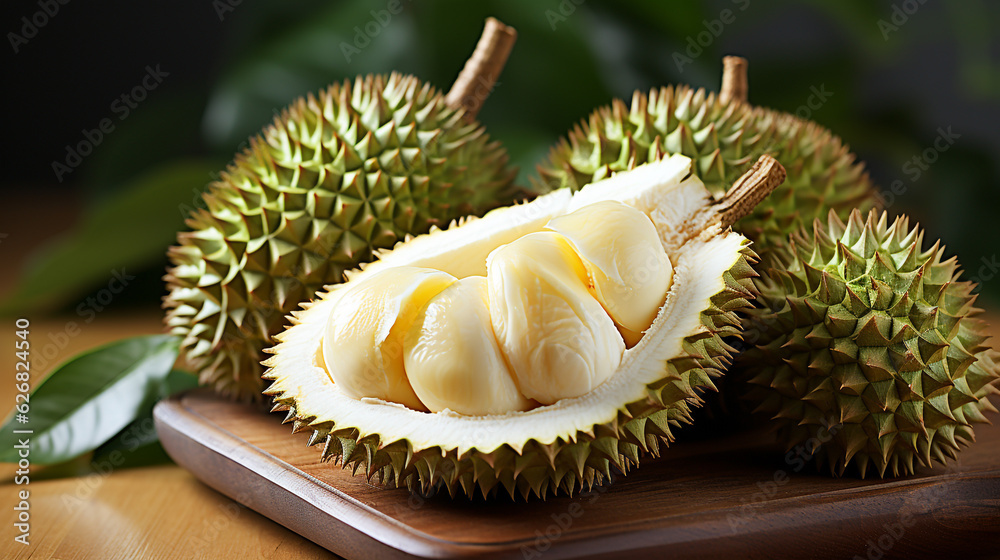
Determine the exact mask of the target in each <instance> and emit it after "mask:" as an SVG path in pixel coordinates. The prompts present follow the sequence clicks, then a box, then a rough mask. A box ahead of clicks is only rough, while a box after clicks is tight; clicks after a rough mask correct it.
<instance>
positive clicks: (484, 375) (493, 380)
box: [403, 276, 534, 416]
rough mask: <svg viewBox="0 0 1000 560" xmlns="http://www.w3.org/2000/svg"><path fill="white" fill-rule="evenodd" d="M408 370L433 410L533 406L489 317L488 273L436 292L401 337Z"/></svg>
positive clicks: (476, 412)
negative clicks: (511, 369)
mask: <svg viewBox="0 0 1000 560" xmlns="http://www.w3.org/2000/svg"><path fill="white" fill-rule="evenodd" d="M403 362H404V365H405V366H406V376H407V378H408V379H409V380H410V385H411V386H412V387H413V391H414V392H415V393H416V394H417V396H418V397H419V398H420V401H421V402H422V403H423V404H424V405H425V406H426V407H427V408H428V409H429V410H430V411H431V412H440V411H442V410H446V409H447V410H453V411H455V412H457V413H459V414H467V415H470V416H476V415H483V414H504V413H506V412H510V411H517V410H528V409H529V408H532V406H534V403H532V402H531V401H530V400H528V399H526V398H524V396H523V395H521V393H520V391H518V388H517V385H516V384H515V383H514V378H513V377H512V376H511V372H510V369H509V368H508V366H507V362H506V361H505V360H504V357H503V354H502V353H501V352H500V346H499V344H498V343H497V339H496V336H494V334H493V325H492V324H491V322H490V309H489V297H488V295H487V289H486V278H485V277H484V276H470V277H468V278H463V279H461V280H459V281H458V282H455V283H454V284H452V285H450V286H448V287H447V288H445V289H444V290H443V291H441V292H440V293H438V294H437V295H435V296H434V297H432V298H431V299H430V300H429V301H428V302H427V304H426V305H425V306H424V307H423V308H422V309H421V310H420V312H419V313H418V314H417V318H416V319H415V320H414V321H413V324H412V326H411V327H410V329H409V332H408V333H407V335H406V338H405V340H404V342H403Z"/></svg>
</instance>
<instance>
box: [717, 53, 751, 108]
mask: <svg viewBox="0 0 1000 560" xmlns="http://www.w3.org/2000/svg"><path fill="white" fill-rule="evenodd" d="M748 88H749V86H748V85H747V59H745V58H741V57H738V56H726V57H723V58H722V87H720V88H719V101H722V102H723V103H729V102H730V101H742V102H743V103H746V102H747V92H748Z"/></svg>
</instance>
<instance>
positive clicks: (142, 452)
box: [92, 369, 198, 468]
mask: <svg viewBox="0 0 1000 560" xmlns="http://www.w3.org/2000/svg"><path fill="white" fill-rule="evenodd" d="M197 386H198V378H197V377H196V376H195V375H194V374H192V373H189V372H186V371H182V370H179V369H175V370H173V371H171V372H170V374H169V375H167V377H166V378H165V379H164V380H163V382H162V383H160V384H159V390H158V391H156V392H155V393H153V394H151V395H150V398H148V399H147V402H146V403H144V404H143V407H142V411H141V412H140V413H139V415H138V416H137V417H136V419H135V420H133V421H131V422H129V424H128V426H125V428H123V429H122V431H120V432H118V434H116V435H115V437H113V438H111V439H110V440H108V441H107V442H106V443H104V444H103V445H101V446H100V447H99V448H98V449H97V450H96V451H95V452H94V460H93V461H92V462H93V463H96V464H99V465H101V464H110V465H112V466H114V467H117V468H127V467H140V466H146V465H152V464H157V463H163V462H166V461H168V460H169V459H170V458H169V456H168V455H167V454H166V451H164V450H163V446H162V445H160V438H159V437H158V436H157V434H156V427H155V425H154V423H153V407H154V406H156V403H158V402H160V401H161V400H163V399H165V398H167V397H169V396H170V395H172V394H174V393H178V392H180V391H186V390H188V389H194V388H195V387H197Z"/></svg>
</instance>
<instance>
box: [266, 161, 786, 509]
mask: <svg viewBox="0 0 1000 560" xmlns="http://www.w3.org/2000/svg"><path fill="white" fill-rule="evenodd" d="M692 164H693V162H692V160H691V159H689V158H686V157H684V156H680V155H678V156H674V157H672V158H668V159H663V160H660V161H658V162H655V163H650V164H647V165H644V166H640V167H637V168H636V169H634V170H631V171H628V172H623V173H620V174H618V175H615V176H613V177H611V178H609V179H606V180H604V181H600V182H597V183H594V184H592V185H590V186H588V187H586V188H584V189H582V190H581V191H579V192H577V193H575V194H573V193H571V192H570V191H569V189H561V190H558V191H556V192H553V193H550V194H547V195H544V196H541V197H539V198H537V199H535V200H534V201H532V202H530V203H527V204H521V205H516V206H512V207H508V208H502V209H497V210H494V211H492V212H490V213H488V214H486V215H485V216H484V217H482V218H479V219H470V220H467V221H465V222H464V223H462V224H456V225H455V226H453V227H451V228H449V229H447V230H443V231H433V232H432V233H429V234H425V235H420V236H417V237H415V238H413V239H411V240H408V241H406V242H404V243H401V244H399V245H397V246H396V247H395V248H394V249H393V250H392V251H390V252H386V253H383V254H382V255H380V257H379V259H378V260H377V261H374V262H372V263H369V264H368V265H366V266H364V267H363V268H362V269H361V270H360V271H354V272H352V273H350V274H349V275H348V281H347V282H345V283H343V284H339V285H336V286H330V287H329V289H328V290H325V291H322V292H320V293H319V294H318V296H317V298H316V300H315V301H314V302H313V303H311V304H308V305H306V306H305V309H304V310H303V311H299V312H296V313H294V314H293V320H292V326H291V327H289V328H288V330H287V331H285V332H283V333H281V334H279V335H277V336H276V339H277V340H278V341H279V344H278V345H277V346H276V347H275V348H274V349H273V350H272V352H273V354H274V355H273V356H272V357H271V358H270V359H269V360H268V361H267V362H266V365H267V366H269V367H270V369H269V370H268V371H267V373H265V377H266V378H267V379H270V380H272V381H273V383H272V385H271V386H270V387H269V388H268V389H267V390H266V394H268V395H271V396H273V398H274V400H275V403H276V405H275V409H276V410H287V411H288V415H287V418H286V421H288V422H294V427H295V430H312V432H313V433H312V437H311V438H310V440H309V443H310V445H321V446H322V448H323V451H322V455H323V457H324V458H326V459H331V460H333V461H335V462H339V463H342V464H343V466H344V467H348V468H352V469H353V470H354V472H358V471H359V470H360V471H361V472H363V473H364V474H365V475H366V476H367V477H368V478H369V479H377V480H378V481H380V482H384V483H387V484H389V485H392V486H404V487H408V488H411V489H414V490H419V491H422V492H429V491H431V490H438V489H440V490H443V491H447V492H448V493H449V494H450V495H452V496H455V495H467V496H475V495H481V496H491V495H493V494H495V493H497V492H501V491H503V492H507V493H509V494H511V495H512V496H523V497H528V496H530V495H534V496H541V497H545V496H547V495H549V494H552V493H556V492H559V491H562V492H565V493H570V494H572V493H574V492H579V491H580V490H581V489H587V488H590V487H591V486H593V485H594V484H600V483H602V482H604V481H607V480H609V479H610V478H611V476H612V473H625V472H627V471H628V469H629V468H630V467H632V466H635V465H636V464H637V463H638V461H639V455H640V453H650V454H653V455H656V454H657V453H658V452H659V450H660V448H661V446H663V445H665V444H668V443H669V442H670V441H672V439H673V429H674V428H675V427H676V426H678V425H679V424H680V423H682V422H687V421H690V407H691V406H692V405H694V404H696V403H698V402H699V393H700V391H702V390H704V389H706V388H711V387H712V379H713V378H715V377H718V376H719V375H721V373H722V371H723V370H724V369H725V368H726V367H727V366H728V364H729V362H730V360H731V357H732V351H733V349H732V347H730V346H729V345H728V344H727V343H726V342H725V339H726V338H727V337H730V336H734V335H736V334H738V332H739V326H740V323H739V318H738V316H737V313H738V312H740V311H746V310H747V309H748V308H749V307H750V305H751V304H750V301H751V300H752V299H753V298H754V296H755V292H754V287H753V282H752V279H753V277H754V276H755V273H754V271H753V269H752V268H751V266H750V263H751V262H752V261H753V260H754V255H753V252H752V251H750V250H749V248H748V246H749V243H750V242H749V240H748V239H747V238H746V237H744V236H743V235H740V234H738V233H735V232H733V231H732V230H731V228H730V226H731V225H732V223H733V222H735V221H736V220H737V219H739V217H740V216H742V215H744V214H746V213H747V212H749V211H750V210H751V209H752V208H753V207H754V206H755V205H756V204H757V203H758V202H759V201H760V200H761V199H762V198H763V197H764V196H766V194H767V193H769V192H770V191H771V190H772V189H773V188H774V187H775V185H777V184H779V183H780V182H781V180H782V179H783V176H784V170H783V169H781V166H780V165H779V164H778V163H777V162H775V161H774V160H773V159H772V158H769V157H768V156H764V157H763V158H761V161H760V162H759V163H758V164H757V165H755V166H754V168H753V169H752V170H751V172H748V174H747V175H745V176H744V178H742V179H741V180H740V181H739V182H738V183H737V184H736V185H734V186H733V187H732V189H730V191H729V193H728V194H727V195H726V196H725V197H722V198H721V199H720V200H718V201H716V200H713V198H712V195H711V194H710V192H709V191H708V189H707V188H706V187H705V186H704V184H703V183H702V182H701V181H700V180H699V179H698V177H697V176H695V175H694V174H693V173H692V171H691V166H692Z"/></svg>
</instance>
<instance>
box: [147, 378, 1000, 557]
mask: <svg viewBox="0 0 1000 560" xmlns="http://www.w3.org/2000/svg"><path fill="white" fill-rule="evenodd" d="M281 417H282V415H281V414H267V413H265V412H262V411H260V410H258V409H256V408H254V407H252V406H248V405H240V404H235V403H230V402H227V401H223V400H221V399H219V398H217V397H215V396H213V395H212V394H211V393H209V392H207V391H205V390H198V391H193V392H189V393H186V394H183V395H180V396H176V397H174V398H172V399H169V400H167V401H164V402H161V403H160V404H159V405H158V406H157V408H156V425H157V430H158V432H159V434H160V438H161V439H162V441H163V445H164V446H165V447H166V449H167V451H168V452H169V453H170V455H171V456H172V457H173V458H174V460H175V461H177V463H179V464H180V465H182V466H184V467H185V468H187V469H189V470H190V471H191V472H192V473H194V475H195V476H197V477H198V478H199V479H201V480H202V481H203V482H204V483H205V484H207V485H209V486H211V487H212V488H215V489H216V490H218V491H219V492H222V493H223V494H226V495H227V496H229V497H231V498H233V499H234V500H236V501H238V502H240V503H242V504H244V505H245V506H247V507H249V508H251V509H254V510H256V511H258V512H260V513H261V514H263V515H265V516H267V517H269V518H271V519H273V520H274V521H276V522H278V523H280V524H282V525H284V526H285V527H288V528H289V529H291V530H293V531H295V532H297V533H299V534H301V535H303V536H304V537H306V538H308V539H310V540H312V541H314V542H316V543H318V544H319V545H321V546H324V547H326V548H327V549H329V550H331V551H333V552H335V553H337V554H340V555H342V556H345V557H347V558H351V559H355V558H356V559H368V558H412V557H420V558H473V557H475V558H518V559H529V558H612V557H627V558H630V559H635V558H646V557H656V558H660V557H678V558H719V557H727V556H728V557H730V558H845V559H851V558H863V559H864V558H870V559H873V560H874V559H879V558H895V557H907V558H963V560H964V559H966V558H976V557H994V556H995V555H996V554H997V552H996V551H998V550H1000V548H998V537H1000V427H998V426H992V425H991V426H982V427H980V428H978V429H977V432H976V433H977V437H978V442H977V443H975V444H974V445H973V446H972V447H970V448H968V449H967V450H965V452H964V453H962V454H961V462H960V463H959V464H958V465H956V466H951V467H949V468H944V467H939V468H935V469H921V470H920V471H919V472H918V473H917V474H916V475H914V476H911V477H908V478H897V479H885V480H878V479H869V480H859V479H856V478H841V479H835V478H830V477H828V476H825V475H822V474H818V473H816V471H815V468H814V467H813V466H812V465H807V466H805V467H802V465H801V463H799V462H798V461H796V460H792V461H785V458H784V454H783V453H782V452H781V450H780V449H778V448H776V447H775V446H774V445H773V444H772V443H770V440H769V438H768V437H767V436H766V434H764V433H763V432H759V431H758V432H754V431H750V432H745V433H738V434H733V435H729V436H725V437H720V438H717V439H709V440H703V441H693V442H690V441H689V442H682V443H678V444H675V445H674V446H672V447H671V448H670V449H668V450H666V453H665V455H664V456H663V457H661V458H660V459H647V460H645V461H643V463H642V465H641V467H640V468H638V469H636V470H633V471H632V472H631V473H630V474H629V475H628V476H627V477H624V478H620V479H619V480H617V481H616V482H615V483H614V484H612V485H610V486H608V487H602V488H599V489H597V490H595V491H592V492H589V493H586V494H583V495H581V496H577V497H575V498H566V497H559V498H550V499H549V500H547V501H540V500H532V501H529V502H524V501H514V500H510V499H506V498H500V499H495V500H491V501H489V502H486V501H484V500H476V501H470V500H467V499H458V500H451V499H448V498H447V497H445V496H434V497H426V498H424V497H420V496H417V495H412V494H410V493H409V492H407V491H405V490H396V489H391V490H390V489H385V488H380V487H376V486H373V485H371V484H368V483H367V482H366V481H365V479H364V478H363V477H361V476H357V477H355V476H352V475H351V473H350V471H345V470H343V469H341V468H340V467H339V466H335V465H333V464H332V463H323V462H320V460H319V449H318V448H307V447H306V440H307V437H308V434H306V433H299V434H294V435H293V434H291V433H290V432H291V428H290V426H289V425H282V424H281ZM800 467H801V468H800Z"/></svg>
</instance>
